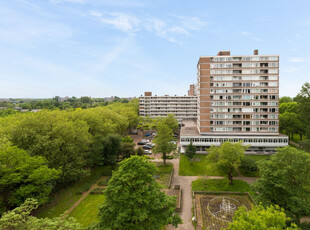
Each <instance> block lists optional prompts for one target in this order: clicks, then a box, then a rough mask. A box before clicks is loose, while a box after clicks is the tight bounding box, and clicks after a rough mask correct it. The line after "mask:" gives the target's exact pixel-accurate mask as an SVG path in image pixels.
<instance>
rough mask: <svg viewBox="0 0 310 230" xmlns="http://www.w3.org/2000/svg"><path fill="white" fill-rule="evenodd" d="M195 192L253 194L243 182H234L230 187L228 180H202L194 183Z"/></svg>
mask: <svg viewBox="0 0 310 230" xmlns="http://www.w3.org/2000/svg"><path fill="white" fill-rule="evenodd" d="M192 190H193V191H214V192H223V191H229V192H248V193H250V194H253V191H252V189H251V187H250V185H249V184H248V183H247V182H245V181H242V180H234V183H233V184H232V185H230V184H229V183H228V180H227V179H204V178H200V179H197V180H194V181H193V182H192Z"/></svg>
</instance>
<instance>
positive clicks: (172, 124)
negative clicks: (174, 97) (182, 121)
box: [159, 114, 179, 132]
mask: <svg viewBox="0 0 310 230" xmlns="http://www.w3.org/2000/svg"><path fill="white" fill-rule="evenodd" d="M159 124H165V125H168V127H169V128H170V129H172V131H173V132H177V131H178V128H179V122H178V121H177V119H176V118H175V117H174V114H168V116H167V117H165V118H163V119H162V120H161V121H160V122H159Z"/></svg>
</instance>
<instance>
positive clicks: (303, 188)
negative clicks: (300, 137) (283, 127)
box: [253, 147, 310, 219]
mask: <svg viewBox="0 0 310 230" xmlns="http://www.w3.org/2000/svg"><path fill="white" fill-rule="evenodd" d="M259 171H260V178H259V179H258V180H257V181H256V182H255V183H254V184H253V188H254V190H255V191H256V192H257V199H258V200H259V201H262V202H263V203H264V204H277V205H279V206H280V207H282V208H284V209H285V211H286V212H287V214H288V215H289V216H290V217H292V218H293V219H298V218H299V217H300V216H301V215H305V214H309V212H310V207H309V204H310V196H309V188H310V155H309V153H306V152H303V151H301V150H297V149H295V148H292V147H285V148H279V149H278V150H277V154H275V155H273V156H271V158H270V160H268V161H261V162H260V163H259Z"/></svg>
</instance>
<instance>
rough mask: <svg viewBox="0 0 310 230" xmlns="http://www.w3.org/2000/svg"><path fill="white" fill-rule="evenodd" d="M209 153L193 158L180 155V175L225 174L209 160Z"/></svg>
mask: <svg viewBox="0 0 310 230" xmlns="http://www.w3.org/2000/svg"><path fill="white" fill-rule="evenodd" d="M207 156H208V155H195V156H194V158H193V160H189V159H188V157H187V156H185V155H184V154H182V155H181V156H180V168H179V175H180V176H225V174H223V173H222V172H220V171H219V170H218V169H217V167H216V165H215V164H214V163H212V162H210V161H208V160H207Z"/></svg>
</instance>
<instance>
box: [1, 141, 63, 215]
mask: <svg viewBox="0 0 310 230" xmlns="http://www.w3.org/2000/svg"><path fill="white" fill-rule="evenodd" d="M60 174H61V171H60V170H56V169H50V168H48V166H47V161H46V160H45V159H44V158H43V157H40V156H34V157H31V156H30V155H29V154H28V153H26V152H25V151H24V150H22V149H19V148H17V147H15V146H10V145H8V144H6V145H1V146H0V198H2V201H3V204H4V207H2V209H3V208H4V210H2V211H5V210H8V209H11V208H13V207H16V206H18V205H21V204H22V203H23V202H24V201H25V200H26V198H29V197H31V198H36V199H37V200H38V203H39V204H44V203H46V202H47V201H48V197H49V194H50V192H51V191H52V189H53V186H54V185H55V180H56V179H57V178H58V177H59V175H60ZM0 200H1V199H0ZM0 213H1V207H0Z"/></svg>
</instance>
